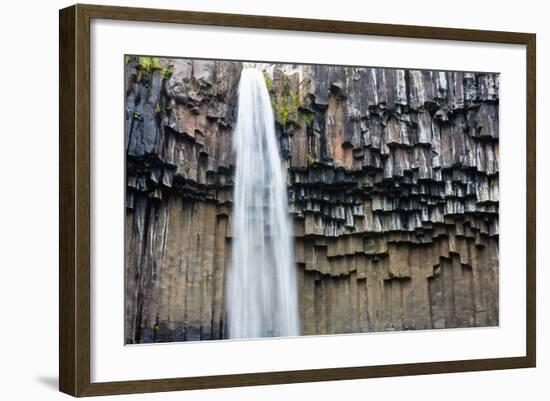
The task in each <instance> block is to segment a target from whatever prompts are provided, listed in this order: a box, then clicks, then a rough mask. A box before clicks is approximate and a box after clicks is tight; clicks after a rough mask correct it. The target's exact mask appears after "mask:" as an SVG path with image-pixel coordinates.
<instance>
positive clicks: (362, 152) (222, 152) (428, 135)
mask: <svg viewBox="0 0 550 401" xmlns="http://www.w3.org/2000/svg"><path fill="white" fill-rule="evenodd" d="M151 60H153V61H151ZM258 67H261V68H263V69H264V71H265V76H266V84H267V86H268V89H269V91H270V93H271V96H272V101H273V109H274V112H275V115H276V120H277V132H278V137H279V141H280V146H281V153H282V155H283V158H284V159H285V163H286V166H287V175H288V194H289V209H290V210H289V212H290V213H291V214H292V216H293V221H294V235H295V244H296V251H295V252H296V262H297V273H298V276H299V294H300V315H301V317H302V324H303V326H302V331H303V334H329V333H349V332H366V331H386V330H412V329H428V328H450V327H470V326H491V325H498V281H499V280H498V199H499V194H498V170H499V164H498V160H499V157H498V146H499V144H498V131H499V129H498V124H499V119H498V110H499V108H498V93H499V76H498V74H485V73H468V72H440V71H418V70H402V69H384V68H356V67H341V66H317V65H258ZM242 68H243V63H240V62H229V61H209V60H185V59H160V60H159V59H151V58H138V57H129V58H128V59H127V63H126V74H125V76H126V103H125V104H126V110H125V113H126V115H125V117H126V125H125V128H126V131H125V138H126V145H127V147H126V149H127V200H126V216H127V217H126V250H125V252H126V267H125V269H126V273H125V278H126V326H125V327H126V341H127V342H128V343H135V342H154V341H183V340H199V339H219V338H224V330H225V327H224V319H225V312H224V286H225V284H224V277H225V273H226V269H227V268H228V264H229V260H230V252H231V198H232V171H233V154H232V149H231V137H232V126H233V123H234V118H235V115H236V113H235V111H236V110H235V107H236V96H237V85H238V81H239V76H240V71H241V69H242Z"/></svg>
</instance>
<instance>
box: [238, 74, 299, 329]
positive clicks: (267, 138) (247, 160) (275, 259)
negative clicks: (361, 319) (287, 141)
mask: <svg viewBox="0 0 550 401" xmlns="http://www.w3.org/2000/svg"><path fill="white" fill-rule="evenodd" d="M238 96H239V98H238V114H237V124H236V127H235V131H234V134H233V135H234V137H233V146H234V151H235V153H236V162H235V165H236V172H235V187H234V188H235V189H234V191H235V192H234V195H233V217H232V228H233V243H232V244H233V245H232V260H231V267H230V270H229V276H228V288H227V309H228V331H229V337H230V338H250V337H271V336H295V335H299V334H300V329H299V322H298V296H297V284H296V279H297V277H296V270H295V264H294V263H295V262H294V252H293V243H292V232H291V226H290V220H289V217H288V209H287V203H288V201H287V188H286V179H285V173H284V171H283V165H282V161H281V157H280V156H279V146H278V143H277V139H276V136H275V122H274V117H273V109H272V106H271V99H270V97H269V93H268V91H267V87H266V83H265V80H264V76H263V74H262V72H261V71H260V70H257V69H253V68H245V69H243V71H242V73H241V80H240V84H239V95H238Z"/></svg>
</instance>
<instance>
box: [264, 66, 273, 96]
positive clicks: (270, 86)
mask: <svg viewBox="0 0 550 401" xmlns="http://www.w3.org/2000/svg"><path fill="white" fill-rule="evenodd" d="M263 74H264V79H265V86H266V87H267V90H268V91H269V92H270V93H271V92H273V82H271V78H269V75H268V74H267V72H266V71H264V72H263Z"/></svg>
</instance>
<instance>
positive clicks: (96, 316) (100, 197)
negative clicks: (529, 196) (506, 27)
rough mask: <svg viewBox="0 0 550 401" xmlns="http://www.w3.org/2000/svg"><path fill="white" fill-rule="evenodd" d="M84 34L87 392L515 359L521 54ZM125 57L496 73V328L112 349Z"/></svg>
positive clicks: (287, 38) (216, 31)
mask: <svg viewBox="0 0 550 401" xmlns="http://www.w3.org/2000/svg"><path fill="white" fill-rule="evenodd" d="M91 32H92V36H91V38H92V39H91V40H92V49H93V51H92V57H91V60H92V61H91V65H92V77H91V82H92V92H91V99H92V134H91V137H92V163H91V165H92V171H93V174H92V187H91V194H92V259H91V261H92V269H91V270H92V288H91V293H92V327H91V329H92V358H91V360H92V370H91V379H92V381H93V382H105V381H120V380H135V379H160V378H167V377H182V376H201V375H203V376H208V375H219V374H230V373H247V372H262V371H282V370H300V369H315V368H329V367H346V366H367V365H385V364H396V363H414V362H430V361H443V360H460V359H482V358H499V357H501V358H502V357H513V356H524V355H525V302H524V301H525V269H524V268H521V266H524V264H525V242H524V241H522V242H520V243H518V241H517V239H518V238H524V237H525V234H524V233H525V180H524V177H525V165H526V163H525V153H526V152H525V139H524V138H525V56H526V53H525V46H517V45H494V44H481V43H475V44H473V43H464V42H447V41H435V40H412V39H408V40H403V39H395V38H379V37H378V38H377V37H362V36H357V35H335V34H323V35H319V34H312V33H306V34H298V33H289V32H284V31H266V30H253V31H251V30H246V29H239V28H213V27H195V26H185V25H175V24H151V23H139V22H137V23H136V22H120V21H110V20H99V21H94V22H93V23H92V27H91ZM220 37H222V38H223V40H220ZM128 38H132V39H131V40H128ZM183 43H185V45H182V44H183ZM328 49H330V51H327V50H328ZM125 53H126V54H169V55H170V56H188V57H189V56H190V57H211V58H222V59H227V58H231V57H232V58H235V59H240V60H250V59H253V60H260V61H266V60H282V61H293V62H304V63H330V62H332V63H334V61H335V60H337V62H338V63H340V64H349V65H379V66H390V67H391V66H400V67H414V68H428V69H440V70H445V69H458V70H464V71H498V72H500V74H501V76H500V106H499V108H500V124H499V127H500V133H499V137H500V158H501V166H502V168H501V170H500V172H499V173H500V182H501V185H500V197H501V202H500V222H499V223H500V227H501V236H500V246H499V249H500V255H499V256H500V263H499V275H500V297H501V299H500V301H501V302H500V327H499V328H494V327H491V328H475V329H469V330H465V329H456V330H444V331H440V330H435V331H405V332H394V333H369V334H359V335H349V336H342V335H339V336H316V337H309V336H308V337H301V338H292V339H288V338H284V339H283V338H278V339H261V340H260V339H258V340H255V341H224V342H218V341H206V342H192V343H171V344H162V345H153V346H152V345H146V346H143V345H142V346H128V347H123V346H121V345H122V343H121V342H122V339H123V337H124V327H123V323H124V320H123V319H122V318H121V316H123V315H124V292H123V291H122V288H124V282H123V278H124V271H123V268H122V267H123V265H124V263H123V259H124V242H123V240H124V238H123V235H122V233H123V232H124V213H123V210H122V208H121V205H123V204H124V159H123V155H124V140H123V135H122V134H121V135H114V134H113V133H116V132H119V133H122V132H123V131H124V120H123V114H124V112H123V104H122V102H121V98H122V96H121V94H122V93H123V91H124V86H123V85H124V84H123V82H124V77H123V72H124V69H123V68H122V62H123V60H124V54H125ZM518 137H520V138H523V139H522V140H518V139H517V138H518ZM450 344H452V346H450ZM319 350H322V352H319ZM183 360H187V361H193V363H181V361H183ZM159 361H162V362H160V363H159ZM152 366H154V369H152V368H151V367H152Z"/></svg>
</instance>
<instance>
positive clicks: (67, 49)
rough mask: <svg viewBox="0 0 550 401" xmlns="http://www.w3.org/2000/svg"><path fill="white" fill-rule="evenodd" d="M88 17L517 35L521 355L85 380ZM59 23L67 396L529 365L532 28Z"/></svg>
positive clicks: (442, 35) (270, 24) (271, 22)
mask: <svg viewBox="0 0 550 401" xmlns="http://www.w3.org/2000/svg"><path fill="white" fill-rule="evenodd" d="M94 18H98V19H110V20H126V21H145V22H162V23H175V24H178V23H182V24H193V25H211V26H221V27H242V28H266V29H275V30H290V31H309V32H328V33H346V34H357V35H374V36H391V37H400V38H418V39H441V40H450V41H475V42H491V43H505V44H519V45H524V46H525V47H526V55H527V57H526V60H525V63H526V71H527V82H526V88H527V93H526V99H527V105H526V106H527V109H526V110H527V120H526V122H525V123H526V132H527V138H526V139H527V167H526V170H527V176H526V184H527V194H526V203H527V216H526V221H527V227H526V233H527V235H526V238H525V241H526V251H527V252H526V254H527V258H526V261H525V266H526V285H527V287H526V294H527V299H526V327H525V332H526V355H525V356H523V357H505V358H492V359H473V360H458V361H440V362H430V363H407V364H398V365H381V366H365V367H344V368H329V369H314V370H297V371H281V372H258V373H250V374H230V375H221V376H201V377H187V378H186V377H182V378H166V379H155V380H135V381H121V382H100V383H92V382H91V380H90V362H91V355H90V343H91V335H90V317H91V316H90V296H91V294H90V255H91V251H90V211H91V204H90V199H91V198H90V175H91V171H90V121H91V120H90V21H91V20H92V19H94ZM59 29H60V38H59V48H60V53H59V57H60V67H59V82H60V83H59V85H60V86H59V93H60V101H59V110H60V111H59V121H60V133H59V135H60V142H59V151H60V166H59V180H60V186H59V225H60V236H59V241H60V245H59V255H60V265H59V280H60V281H59V284H60V285H59V317H60V325H59V388H60V391H62V392H64V393H67V394H70V395H73V396H95V395H106V394H125V393H144V392H157V391H174V390H189V389H207V388H220V387H235V386H249V385H264V384H281V383H298V382H315V381H325V380H348V379H363V378H374V377H389V376H401V375H420V374H434V373H449V372H465V371H481V370H494V369H511V368H527V367H535V364H536V307H535V299H536V292H535V291H536V273H535V250H536V248H535V247H536V226H535V219H536V189H535V181H536V171H535V160H536V157H535V152H536V143H535V131H536V129H535V121H536V93H535V91H536V89H535V88H536V86H535V83H536V78H535V75H536V58H535V57H536V36H535V34H530V33H515V32H496V31H482V30H467V29H450V28H435V27H421V26H405V25H390V24H373V23H362V22H347V21H329V20H313V19H299V18H283V17H267V16H253V15H236V14H218V13H203V12H192V11H170V10H156V9H142V8H124V7H109V6H96V5H80V4H79V5H74V6H71V7H68V8H65V9H62V10H60V14H59Z"/></svg>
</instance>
